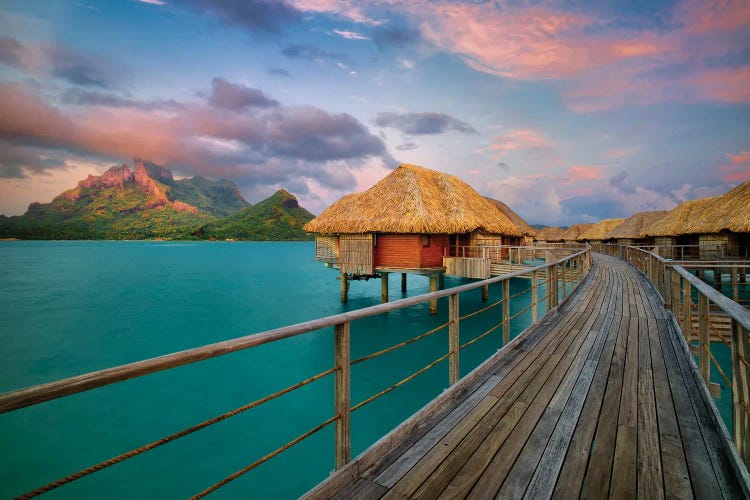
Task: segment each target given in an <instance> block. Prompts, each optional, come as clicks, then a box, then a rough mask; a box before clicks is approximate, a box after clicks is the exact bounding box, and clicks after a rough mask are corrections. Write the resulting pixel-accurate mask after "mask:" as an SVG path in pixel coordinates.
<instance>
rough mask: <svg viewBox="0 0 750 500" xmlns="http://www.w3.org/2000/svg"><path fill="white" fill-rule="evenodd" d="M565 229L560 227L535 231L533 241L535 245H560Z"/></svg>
mask: <svg viewBox="0 0 750 500" xmlns="http://www.w3.org/2000/svg"><path fill="white" fill-rule="evenodd" d="M563 234H565V229H563V228H561V227H554V226H547V227H544V228H542V229H540V230H539V231H537V233H536V236H535V237H534V241H536V242H537V243H562V242H563V241H565V240H564V239H563V237H562V236H563Z"/></svg>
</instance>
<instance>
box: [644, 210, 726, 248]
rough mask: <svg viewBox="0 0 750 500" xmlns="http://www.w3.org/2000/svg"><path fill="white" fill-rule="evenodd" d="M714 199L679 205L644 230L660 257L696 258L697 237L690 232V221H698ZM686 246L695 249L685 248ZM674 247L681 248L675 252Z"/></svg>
mask: <svg viewBox="0 0 750 500" xmlns="http://www.w3.org/2000/svg"><path fill="white" fill-rule="evenodd" d="M716 199H717V197H716V196H709V197H706V198H698V199H697V200H689V201H685V202H683V203H680V204H679V205H677V206H676V207H674V208H673V209H672V210H670V211H669V212H667V213H666V214H665V215H664V216H663V217H662V218H661V219H659V220H657V221H656V222H653V223H651V224H650V225H649V226H648V227H646V228H644V230H643V232H644V233H645V234H646V235H647V236H651V237H653V238H654V245H655V246H656V247H657V249H658V252H659V254H660V255H661V256H662V257H665V258H667V259H673V258H682V257H689V258H698V257H699V254H698V247H697V245H698V243H699V235H698V234H696V233H694V232H693V231H692V230H691V226H692V221H694V220H696V219H698V218H699V217H700V214H701V213H703V212H704V211H706V210H707V209H708V207H709V206H710V205H711V204H712V203H713V202H714V201H715V200H716ZM688 245H691V246H692V245H695V247H687V248H685V246H688ZM675 246H680V247H683V248H681V249H680V250H679V251H678V252H675V249H674V247H675Z"/></svg>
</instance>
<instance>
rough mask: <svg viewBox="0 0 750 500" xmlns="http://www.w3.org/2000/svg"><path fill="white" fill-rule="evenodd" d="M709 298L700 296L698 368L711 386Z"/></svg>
mask: <svg viewBox="0 0 750 500" xmlns="http://www.w3.org/2000/svg"><path fill="white" fill-rule="evenodd" d="M708 320H709V318H708V297H706V296H705V295H704V294H702V293H701V294H699V296H698V345H699V346H700V350H699V351H698V366H699V368H700V371H701V375H702V376H703V380H704V381H705V382H706V385H707V386H708V385H710V384H711V362H710V360H709V356H708V351H707V349H710V348H711V343H710V341H709V338H708Z"/></svg>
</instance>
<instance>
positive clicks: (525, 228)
mask: <svg viewBox="0 0 750 500" xmlns="http://www.w3.org/2000/svg"><path fill="white" fill-rule="evenodd" d="M487 200H488V201H490V202H491V203H493V204H494V205H495V206H496V207H497V208H499V209H500V211H501V212H502V213H503V214H504V215H505V216H506V217H507V218H508V219H510V221H511V222H512V223H513V224H515V225H516V226H517V227H518V229H520V230H521V233H522V234H523V236H534V235H536V230H535V229H534V228H533V227H531V226H530V225H529V223H528V222H526V221H525V220H523V219H522V218H521V216H520V215H518V214H517V213H515V212H514V211H513V210H511V208H510V207H509V206H508V205H506V204H505V203H503V202H502V201H500V200H495V199H493V198H487Z"/></svg>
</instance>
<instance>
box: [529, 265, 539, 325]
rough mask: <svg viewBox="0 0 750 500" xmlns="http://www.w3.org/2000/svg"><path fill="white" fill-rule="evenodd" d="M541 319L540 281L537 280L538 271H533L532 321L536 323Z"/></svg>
mask: <svg viewBox="0 0 750 500" xmlns="http://www.w3.org/2000/svg"><path fill="white" fill-rule="evenodd" d="M538 319H539V283H538V282H537V271H533V272H532V273H531V322H532V323H536V322H537V320H538Z"/></svg>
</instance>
